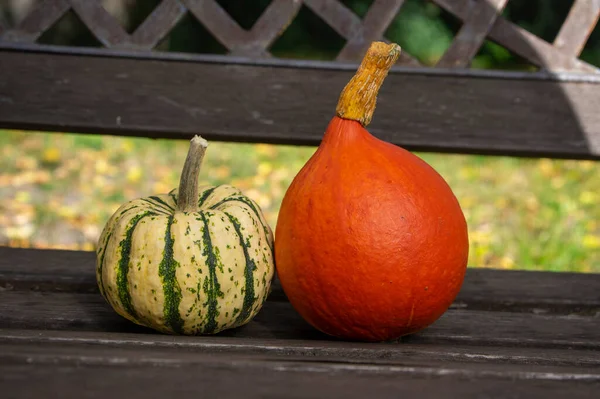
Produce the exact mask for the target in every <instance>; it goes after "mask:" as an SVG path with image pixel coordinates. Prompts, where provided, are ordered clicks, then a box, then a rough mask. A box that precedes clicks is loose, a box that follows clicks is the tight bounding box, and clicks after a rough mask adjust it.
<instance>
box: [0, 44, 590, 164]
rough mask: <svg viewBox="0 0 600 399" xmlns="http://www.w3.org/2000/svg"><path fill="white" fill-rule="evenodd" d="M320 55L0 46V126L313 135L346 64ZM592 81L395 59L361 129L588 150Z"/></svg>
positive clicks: (548, 152) (419, 146)
mask: <svg viewBox="0 0 600 399" xmlns="http://www.w3.org/2000/svg"><path fill="white" fill-rule="evenodd" d="M328 65H330V68H317V67H315V68H286V67H274V66H250V65H237V64H224V65H221V64H218V63H200V64H198V63H188V62H179V61H177V62H176V61H171V62H169V61H157V60H134V59H118V58H103V57H95V58H93V57H77V56H70V55H56V54H37V53H18V52H4V53H3V54H2V65H1V66H0V68H2V71H9V73H1V74H0V96H1V99H2V107H0V127H1V128H25V129H39V130H59V131H70V132H83V133H103V134H116V135H134V136H145V137H163V138H186V139H189V138H191V137H192V136H193V135H194V134H196V133H198V132H199V131H201V133H202V135H203V136H204V137H206V138H207V139H208V140H226V141H245V142H266V143H282V144H308V145H317V144H318V143H319V142H320V140H321V138H322V135H323V132H324V130H325V128H326V126H327V124H328V122H329V120H330V119H331V117H332V116H333V115H334V110H335V103H336V101H337V98H338V95H339V93H340V91H341V90H342V88H343V87H344V85H345V84H346V83H347V81H348V80H349V79H350V77H351V76H352V73H353V72H352V71H351V70H348V69H347V68H346V69H336V68H335V66H332V65H331V64H328ZM17 70H18V71H19V77H20V78H19V79H14V76H13V74H14V72H13V73H11V72H10V71H17ZM597 88H598V84H597V83H582V82H578V83H574V82H554V81H543V80H517V79H512V80H511V79H494V78H482V77H477V78H475V77H468V76H445V75H441V74H437V75H436V74H418V73H402V70H399V69H396V70H393V71H392V72H391V73H390V75H389V76H388V78H387V80H386V82H385V84H384V85H383V88H382V89H381V91H380V95H379V100H378V106H377V110H376V112H375V116H374V120H373V123H372V124H371V125H370V131H371V132H372V133H373V134H375V135H376V136H378V137H380V138H382V139H384V140H387V141H390V142H392V143H395V144H398V145H401V146H404V147H406V148H408V149H411V150H423V151H443V152H459V153H460V152H462V153H481V154H505V155H525V156H550V157H564V158H586V159H600V114H598V113H597V109H598V108H599V107H600V91H599V90H597ZM491 93H493V94H491Z"/></svg>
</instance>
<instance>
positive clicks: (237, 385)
mask: <svg viewBox="0 0 600 399" xmlns="http://www.w3.org/2000/svg"><path fill="white" fill-rule="evenodd" d="M0 359H2V361H1V362H0V364H1V365H0V372H2V382H1V383H0V385H1V386H2V389H3V392H5V393H8V394H9V396H10V397H37V396H45V395H44V394H47V392H61V397H65V398H69V397H77V398H81V397H106V395H107V394H108V395H116V396H117V397H125V396H126V397H132V398H137V397H144V398H148V397H165V396H167V397H176V396H179V395H182V394H183V395H185V396H186V397H187V396H191V395H192V394H198V393H199V392H201V393H202V396H209V397H233V396H234V395H235V396H236V397H237V396H240V395H243V397H248V398H254V397H265V396H267V397H286V398H287V397H294V398H304V397H344V398H363V397H367V396H368V395H375V397H378V398H380V397H381V398H382V397H392V396H391V395H393V397H398V395H400V394H402V393H407V394H408V393H414V392H420V393H421V394H423V393H424V394H425V395H424V396H426V397H449V396H452V397H456V395H457V394H459V395H460V396H465V395H466V396H467V397H471V396H481V395H484V396H489V395H490V394H492V393H493V396H494V397H500V398H502V397H514V394H515V392H527V397H528V398H537V397H540V398H542V397H543V398H547V397H548V396H554V395H558V396H559V397H562V396H568V397H592V393H593V392H594V391H596V390H597V389H598V387H599V386H600V383H599V381H600V373H598V369H597V368H591V367H588V368H566V367H558V366H541V365H535V364H531V365H517V366H515V365H509V364H503V363H498V364H492V363H485V364H481V363H477V362H470V363H469V362H448V361H444V360H440V359H438V360H437V361H428V359H424V358H420V357H418V356H412V357H410V356H407V358H405V359H404V360H403V361H399V362H397V363H396V362H393V361H389V360H387V359H385V360H381V359H380V360H371V361H369V362H364V361H361V362H356V361H351V360H344V359H335V358H330V359H319V358H306V357H304V358H296V357H293V356H286V357H280V358H273V357H265V356H264V355H263V356H260V355H245V356H240V355H239V354H231V353H227V352H226V353H221V354H215V353H204V352H202V351H189V350H186V351H185V352H184V351H181V350H178V349H172V350H167V349H165V348H144V351H135V350H131V349H129V348H119V347H117V348H114V347H110V346H107V345H103V346H96V347H94V346H90V345H85V344H83V345H82V344H78V345H65V344H59V345H56V344H54V345H52V346H50V347H48V346H46V345H31V344H30V345H10V346H6V345H1V344H0ZM25 376H26V378H27V380H26V381H25V380H24V377H25ZM31 381H35V384H32V383H31ZM307 381H310V383H308V384H307ZM432 381H435V382H436V383H432ZM80 384H81V385H80ZM83 386H85V389H81V388H83ZM340 395H343V396H340ZM561 395H562V396H561Z"/></svg>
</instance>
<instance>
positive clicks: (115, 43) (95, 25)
mask: <svg viewBox="0 0 600 399" xmlns="http://www.w3.org/2000/svg"><path fill="white" fill-rule="evenodd" d="M70 2H71V7H72V8H73V11H75V13H77V15H78V16H79V18H81V20H82V21H83V23H84V24H85V25H86V26H87V28H88V29H89V30H90V32H92V33H93V35H94V36H95V37H96V39H98V41H99V42H100V43H102V45H104V46H105V47H127V46H128V44H129V38H130V36H129V34H128V33H127V32H126V31H125V28H123V25H121V23H120V22H119V21H118V20H117V19H116V18H115V17H113V16H112V15H111V14H110V13H109V12H108V11H106V8H104V7H103V6H102V4H100V3H99V2H96V1H89V0H70Z"/></svg>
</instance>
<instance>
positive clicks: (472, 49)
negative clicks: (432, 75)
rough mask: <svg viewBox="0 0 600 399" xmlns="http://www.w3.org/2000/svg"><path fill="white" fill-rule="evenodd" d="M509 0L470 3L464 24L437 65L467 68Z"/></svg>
mask: <svg viewBox="0 0 600 399" xmlns="http://www.w3.org/2000/svg"><path fill="white" fill-rule="evenodd" d="M507 2H508V0H488V1H480V2H477V3H470V4H469V8H470V10H469V13H468V15H467V17H466V18H465V19H464V21H463V22H464V23H463V26H462V27H461V28H460V31H459V32H458V33H457V35H456V37H455V38H454V40H453V41H452V44H451V45H450V47H449V48H448V50H446V52H445V53H444V55H443V56H442V58H441V59H440V61H439V62H438V63H437V66H440V67H448V68H467V67H469V65H470V64H471V60H472V59H473V57H475V55H476V54H477V52H478V51H479V49H480V48H481V45H482V44H483V42H484V41H485V39H486V37H487V35H488V33H489V32H490V29H491V28H492V26H493V24H494V22H495V21H496V19H497V18H498V16H499V15H500V14H501V13H502V10H503V9H504V7H505V6H506V3H507Z"/></svg>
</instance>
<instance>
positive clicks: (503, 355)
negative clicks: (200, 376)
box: [0, 329, 600, 370]
mask: <svg viewBox="0 0 600 399" xmlns="http://www.w3.org/2000/svg"><path fill="white" fill-rule="evenodd" d="M0 345H25V346H31V345H38V346H43V345H49V346H51V345H76V346H81V347H83V348H84V349H85V347H108V348H128V349H129V350H131V351H138V352H144V351H146V349H147V348H149V350H152V349H153V348H154V349H164V348H167V349H169V348H170V349H174V350H176V351H177V352H178V354H183V353H200V352H201V353H204V354H220V353H229V354H238V355H240V356H242V355H263V356H268V357H272V358H290V357H292V358H298V357H305V356H306V357H310V358H312V359H319V360H326V359H337V360H344V361H348V362H350V361H353V362H359V361H363V362H370V361H378V360H385V361H386V362H388V363H389V364H402V362H404V361H407V360H410V359H418V360H423V361H424V362H426V363H427V364H436V363H437V362H446V363H448V362H461V363H477V364H486V363H490V364H500V363H502V364H514V365H539V366H563V367H571V368H573V369H574V368H593V367H600V352H598V351H590V350H578V349H573V348H568V349H559V348H542V349H540V348H531V347H522V346H520V347H510V346H473V345H460V344H453V345H439V344H435V343H418V342H416V343H414V342H402V344H401V345H398V344H390V343H361V342H352V343H351V344H349V343H347V342H343V341H337V340H331V339H330V340H327V341H324V340H311V341H308V340H278V339H272V338H271V339H270V338H254V339H252V340H249V339H246V338H238V337H222V336H220V335H214V336H203V337H184V336H172V335H164V334H155V333H154V334H132V333H122V332H108V333H107V332H98V331H61V330H45V331H40V330H19V329H0ZM599 370H600V369H599Z"/></svg>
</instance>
